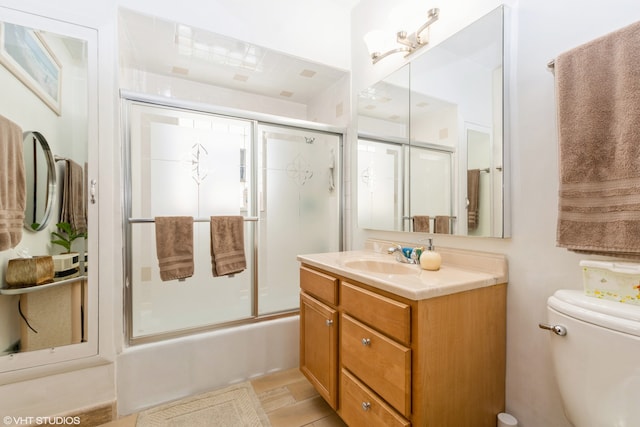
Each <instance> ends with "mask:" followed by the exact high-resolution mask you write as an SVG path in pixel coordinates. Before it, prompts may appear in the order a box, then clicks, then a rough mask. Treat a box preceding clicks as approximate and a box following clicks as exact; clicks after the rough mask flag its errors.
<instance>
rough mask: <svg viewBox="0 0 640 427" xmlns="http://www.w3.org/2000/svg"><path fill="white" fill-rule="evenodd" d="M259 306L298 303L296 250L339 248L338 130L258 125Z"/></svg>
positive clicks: (266, 309)
mask: <svg viewBox="0 0 640 427" xmlns="http://www.w3.org/2000/svg"><path fill="white" fill-rule="evenodd" d="M259 141H260V143H259V147H258V159H259V160H258V162H259V171H260V173H259V175H258V189H259V190H258V191H259V200H258V207H259V213H258V216H259V223H260V234H259V242H260V244H259V249H258V254H259V256H258V261H259V268H258V272H259V276H258V284H259V293H260V294H259V298H258V301H259V311H260V314H265V313H274V312H279V311H286V310H291V309H292V308H296V309H297V308H298V306H299V273H298V268H299V264H298V262H297V260H296V256H297V255H298V254H303V253H317V252H332V251H339V250H340V230H341V226H340V207H341V206H340V191H339V185H338V183H339V182H340V181H341V179H342V177H341V176H340V167H339V164H338V162H339V157H338V153H339V152H340V136H338V135H335V134H328V133H322V132H313V131H310V130H297V129H291V128H286V127H277V126H260V127H259Z"/></svg>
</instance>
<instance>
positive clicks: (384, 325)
mask: <svg viewBox="0 0 640 427" xmlns="http://www.w3.org/2000/svg"><path fill="white" fill-rule="evenodd" d="M340 301H341V304H342V307H343V308H344V311H346V312H347V313H349V314H350V315H352V316H353V317H355V318H356V319H358V320H360V321H362V322H364V323H366V324H368V325H370V326H373V327H374V328H375V329H377V330H379V331H380V332H383V333H385V334H387V335H389V336H390V337H392V338H394V339H395V340H398V341H400V342H401V343H403V344H406V345H409V343H410V342H411V306H409V305H408V304H404V303H401V302H398V301H395V300H392V299H391V298H387V297H383V296H382V295H378V294H376V293H373V292H371V291H368V290H366V289H362V288H360V287H358V286H354V285H352V284H350V283H347V282H342V285H341V286H340Z"/></svg>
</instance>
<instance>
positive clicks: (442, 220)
mask: <svg viewBox="0 0 640 427" xmlns="http://www.w3.org/2000/svg"><path fill="white" fill-rule="evenodd" d="M450 222H451V217H450V216H446V215H438V216H436V219H435V220H434V226H433V228H434V229H435V232H436V233H441V234H451V231H450Z"/></svg>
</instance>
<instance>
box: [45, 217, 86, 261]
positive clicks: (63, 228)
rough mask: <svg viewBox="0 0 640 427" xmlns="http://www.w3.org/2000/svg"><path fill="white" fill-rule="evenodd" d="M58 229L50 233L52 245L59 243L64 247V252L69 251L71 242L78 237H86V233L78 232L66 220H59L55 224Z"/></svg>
mask: <svg viewBox="0 0 640 427" xmlns="http://www.w3.org/2000/svg"><path fill="white" fill-rule="evenodd" d="M56 227H58V231H59V232H57V231H53V232H52V233H51V243H52V244H54V245H60V246H62V247H63V248H64V249H65V252H63V253H65V254H68V253H71V244H72V243H73V241H74V240H76V239H79V238H85V239H86V238H87V233H86V232H82V233H79V232H78V231H77V230H76V229H75V228H73V227H72V226H71V224H69V223H68V222H59V223H57V224H56Z"/></svg>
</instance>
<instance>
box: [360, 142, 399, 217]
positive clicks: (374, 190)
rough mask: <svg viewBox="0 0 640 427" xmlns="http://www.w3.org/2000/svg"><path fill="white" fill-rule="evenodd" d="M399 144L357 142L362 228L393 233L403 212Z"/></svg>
mask: <svg viewBox="0 0 640 427" xmlns="http://www.w3.org/2000/svg"><path fill="white" fill-rule="evenodd" d="M405 146H406V144H405V145H403V144H400V143H398V144H395V143H391V142H379V141H374V140H368V139H365V138H360V139H359V140H358V177H357V179H358V224H360V226H361V227H363V228H372V229H379V230H397V229H400V227H402V223H403V218H402V215H403V214H402V213H403V212H404V209H403V206H402V205H401V203H402V200H403V195H402V191H403V180H402V176H401V171H402V169H403V167H402V165H403V163H404V153H405V150H404V147H405Z"/></svg>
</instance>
